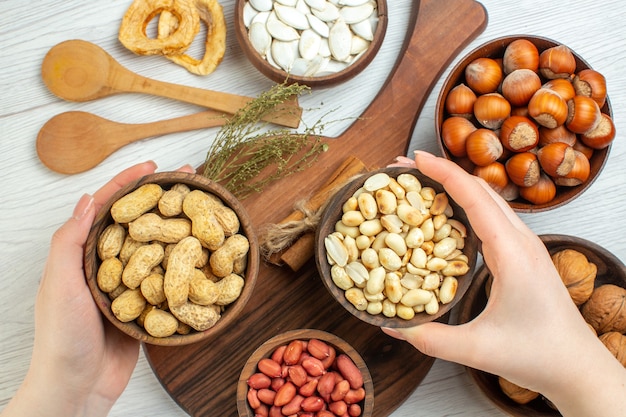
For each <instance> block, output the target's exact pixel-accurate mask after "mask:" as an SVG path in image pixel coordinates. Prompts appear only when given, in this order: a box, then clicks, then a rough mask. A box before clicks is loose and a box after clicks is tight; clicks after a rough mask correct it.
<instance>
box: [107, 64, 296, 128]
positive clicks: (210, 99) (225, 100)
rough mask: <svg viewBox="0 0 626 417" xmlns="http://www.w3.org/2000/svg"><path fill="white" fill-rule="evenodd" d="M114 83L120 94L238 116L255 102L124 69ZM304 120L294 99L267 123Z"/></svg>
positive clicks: (289, 124) (293, 123)
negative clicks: (155, 98) (176, 102)
mask: <svg viewBox="0 0 626 417" xmlns="http://www.w3.org/2000/svg"><path fill="white" fill-rule="evenodd" d="M111 59H113V58H111ZM110 81H111V82H112V83H113V85H114V86H115V88H116V89H117V90H119V91H127V92H134V93H144V94H151V95H156V96H160V97H167V98H172V99H175V100H180V101H184V102H186V103H191V104H197V105H199V106H203V107H207V108H210V109H214V110H219V111H222V112H225V113H230V114H233V113H235V112H236V111H237V110H239V109H241V108H242V107H244V106H245V105H246V104H248V103H249V102H250V101H252V100H253V98H251V97H246V96H241V95H237V94H231V93H224V92H220V91H212V90H205V89H202V88H197V87H190V86H185V85H180V84H173V83H168V82H165V81H159V80H154V79H151V78H147V77H144V76H141V75H138V74H135V73H133V72H131V71H130V70H127V69H126V68H124V67H120V68H119V71H115V72H112V79H111V80H110ZM301 117H302V108H301V107H299V106H298V102H297V99H295V98H294V99H292V100H287V101H286V102H285V103H284V104H283V108H282V109H278V110H277V111H275V112H273V113H272V114H270V115H268V116H267V117H266V118H265V120H267V121H270V122H272V123H276V124H279V125H282V126H286V127H291V128H297V127H298V126H299V125H300V120H301Z"/></svg>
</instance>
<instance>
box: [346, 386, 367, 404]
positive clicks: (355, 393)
mask: <svg viewBox="0 0 626 417" xmlns="http://www.w3.org/2000/svg"><path fill="white" fill-rule="evenodd" d="M364 398H365V390H364V389H363V387H361V388H359V389H351V390H350V391H348V393H347V394H346V396H345V397H343V400H344V401H345V402H346V403H348V404H356V403H359V402H361V401H363V399H364Z"/></svg>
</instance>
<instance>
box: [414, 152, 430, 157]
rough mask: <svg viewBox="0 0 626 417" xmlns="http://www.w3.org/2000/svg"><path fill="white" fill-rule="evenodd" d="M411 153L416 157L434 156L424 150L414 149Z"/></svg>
mask: <svg viewBox="0 0 626 417" xmlns="http://www.w3.org/2000/svg"><path fill="white" fill-rule="evenodd" d="M413 154H414V155H415V157H416V158H417V157H418V156H419V157H424V158H434V157H435V155H433V154H432V153H430V152H426V151H414V152H413Z"/></svg>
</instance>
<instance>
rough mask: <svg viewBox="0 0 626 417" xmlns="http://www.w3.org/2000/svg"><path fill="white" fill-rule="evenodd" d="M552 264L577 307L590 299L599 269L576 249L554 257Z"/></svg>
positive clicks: (564, 251) (562, 252)
mask: <svg viewBox="0 0 626 417" xmlns="http://www.w3.org/2000/svg"><path fill="white" fill-rule="evenodd" d="M552 262H553V263H554V266H555V267H556V270H557V272H558V273H559V276H560V277H561V280H562V281H563V283H564V284H565V286H566V287H567V291H568V292H569V294H570V297H572V300H573V301H574V303H575V304H576V305H577V306H580V305H582V304H583V303H584V302H585V301H587V300H588V299H589V297H590V296H591V293H592V292H593V286H594V281H595V279H596V273H597V267H596V265H595V264H594V263H592V262H589V261H588V260H587V257H586V256H585V255H583V254H582V253H580V252H578V251H576V250H574V249H564V250H562V251H560V252H557V253H555V254H554V255H552Z"/></svg>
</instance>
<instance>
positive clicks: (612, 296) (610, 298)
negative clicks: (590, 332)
mask: <svg viewBox="0 0 626 417" xmlns="http://www.w3.org/2000/svg"><path fill="white" fill-rule="evenodd" d="M581 312H582V315H583V317H584V318H585V320H586V321H587V323H589V324H591V325H592V326H593V328H594V329H596V332H598V334H599V335H602V334H603V333H606V332H612V331H615V332H619V333H626V289H624V288H622V287H618V286H617V285H613V284H604V285H601V286H599V287H598V288H596V289H595V290H593V293H592V294H591V297H590V298H589V300H588V301H587V302H586V303H585V304H583V306H582V309H581Z"/></svg>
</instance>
